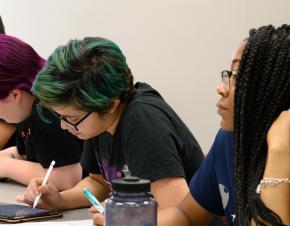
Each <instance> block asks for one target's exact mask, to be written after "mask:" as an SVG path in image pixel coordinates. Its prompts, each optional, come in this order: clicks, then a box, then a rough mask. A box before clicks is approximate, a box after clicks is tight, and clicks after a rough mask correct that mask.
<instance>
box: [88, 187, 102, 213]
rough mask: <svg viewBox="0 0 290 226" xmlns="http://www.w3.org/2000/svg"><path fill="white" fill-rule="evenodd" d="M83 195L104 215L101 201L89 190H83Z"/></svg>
mask: <svg viewBox="0 0 290 226" xmlns="http://www.w3.org/2000/svg"><path fill="white" fill-rule="evenodd" d="M83 193H84V194H85V196H86V197H87V198H88V199H89V200H90V202H91V203H92V204H93V206H94V207H95V208H96V209H97V210H98V211H99V212H100V213H101V214H104V212H105V210H104V207H103V206H102V204H101V203H100V202H99V200H98V199H97V198H96V197H95V196H94V195H93V194H92V193H91V192H90V190H89V189H88V188H84V189H83Z"/></svg>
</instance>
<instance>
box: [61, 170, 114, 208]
mask: <svg viewBox="0 0 290 226" xmlns="http://www.w3.org/2000/svg"><path fill="white" fill-rule="evenodd" d="M85 187H86V188H88V189H89V190H90V191H91V192H92V193H93V194H94V196H96V198H97V199H98V200H99V201H100V202H102V201H104V200H105V199H106V198H107V197H108V196H109V192H110V189H109V186H108V184H106V182H105V181H104V179H103V177H102V176H101V175H96V174H90V175H89V176H88V177H86V178H85V179H83V180H82V181H81V182H80V183H78V184H77V185H76V186H75V187H74V188H72V189H70V190H67V191H63V192H61V197H62V200H63V203H65V204H64V206H63V207H62V208H61V209H75V208H80V207H89V206H91V205H92V204H91V203H90V202H89V200H88V199H87V197H86V196H85V195H84V194H83V189H84V188H85Z"/></svg>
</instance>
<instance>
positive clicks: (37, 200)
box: [33, 161, 55, 209]
mask: <svg viewBox="0 0 290 226" xmlns="http://www.w3.org/2000/svg"><path fill="white" fill-rule="evenodd" d="M54 165H55V161H52V162H51V164H50V166H49V168H48V170H47V172H46V175H45V177H44V179H43V181H42V184H41V185H42V186H44V185H46V183H47V181H48V178H49V176H50V174H51V172H52V170H53V166H54ZM41 195H42V193H40V194H38V195H37V196H36V198H35V200H34V202H33V209H34V208H35V207H36V206H37V204H38V202H39V200H40V198H41Z"/></svg>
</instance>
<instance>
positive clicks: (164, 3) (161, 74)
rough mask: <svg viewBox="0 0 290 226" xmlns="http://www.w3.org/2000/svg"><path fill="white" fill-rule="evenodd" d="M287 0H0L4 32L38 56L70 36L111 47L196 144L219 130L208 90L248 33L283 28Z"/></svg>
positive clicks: (205, 145)
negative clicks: (176, 116) (174, 113)
mask: <svg viewBox="0 0 290 226" xmlns="http://www.w3.org/2000/svg"><path fill="white" fill-rule="evenodd" d="M289 9H290V1H289V0H143V1H140V0H103V1H100V0H46V1H44V0H0V15H2V17H3V20H4V23H5V25H6V31H7V33H8V34H11V35H15V36H17V37H19V38H21V39H23V40H25V41H27V42H29V43H30V44H31V45H32V46H33V47H34V48H35V49H36V50H37V51H38V52H39V53H40V54H41V55H42V56H43V57H47V56H48V55H49V54H50V53H51V52H52V51H53V49H54V48H55V47H56V46H57V45H59V44H64V43H66V42H67V41H68V40H69V39H71V38H82V37H85V36H103V37H107V38H110V39H112V40H113V41H115V42H116V43H117V44H119V46H120V47H121V49H122V50H123V52H124V54H125V55H126V56H127V60H128V63H129V65H130V67H131V69H132V71H133V73H134V75H135V80H136V81H146V82H148V83H150V84H151V85H152V86H153V87H155V88H156V89H158V90H159V91H160V92H161V94H162V95H163V96H164V97H165V99H166V100H167V101H168V102H169V103H170V104H171V106H172V107H173V108H175V110H176V111H177V112H178V113H179V115H180V116H181V117H182V118H183V120H184V121H185V122H186V123H187V125H188V126H189V128H190V129H191V131H192V132H193V133H194V135H195V136H196V138H197V139H198V141H199V142H200V144H201V146H202V148H203V149H204V151H208V149H209V148H210V146H211V144H212V142H213V138H214V136H215V133H216V132H217V130H218V128H219V116H218V115H217V114H216V107H215V103H216V101H217V99H218V97H217V95H216V91H215V87H216V85H217V83H218V82H219V77H220V74H219V73H220V71H221V70H222V69H226V68H228V67H229V60H230V56H231V53H232V51H233V50H234V48H235V46H236V45H237V44H238V42H239V41H240V40H241V39H243V38H245V37H246V36H247V32H248V30H249V28H252V27H257V26H260V25H264V24H269V23H272V24H275V25H279V24H281V23H287V22H288V23H290V13H289Z"/></svg>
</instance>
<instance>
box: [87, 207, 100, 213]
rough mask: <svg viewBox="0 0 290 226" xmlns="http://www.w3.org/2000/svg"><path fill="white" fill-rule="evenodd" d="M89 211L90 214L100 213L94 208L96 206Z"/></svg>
mask: <svg viewBox="0 0 290 226" xmlns="http://www.w3.org/2000/svg"><path fill="white" fill-rule="evenodd" d="M88 211H89V212H90V213H98V212H99V211H98V210H97V209H96V207H94V206H91V207H90V208H89V209H88Z"/></svg>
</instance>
